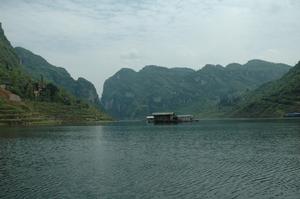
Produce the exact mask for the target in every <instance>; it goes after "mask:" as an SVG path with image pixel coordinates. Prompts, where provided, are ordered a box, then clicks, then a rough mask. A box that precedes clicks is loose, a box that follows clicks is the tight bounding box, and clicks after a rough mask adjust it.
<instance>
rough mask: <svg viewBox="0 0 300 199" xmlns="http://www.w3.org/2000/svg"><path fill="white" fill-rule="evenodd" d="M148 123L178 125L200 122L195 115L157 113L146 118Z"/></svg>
mask: <svg viewBox="0 0 300 199" xmlns="http://www.w3.org/2000/svg"><path fill="white" fill-rule="evenodd" d="M146 121H147V122H148V123H154V124H177V123H182V122H195V121H199V120H197V119H194V116H193V115H176V114H175V113H174V112H156V113H152V115H148V116H147V117H146Z"/></svg>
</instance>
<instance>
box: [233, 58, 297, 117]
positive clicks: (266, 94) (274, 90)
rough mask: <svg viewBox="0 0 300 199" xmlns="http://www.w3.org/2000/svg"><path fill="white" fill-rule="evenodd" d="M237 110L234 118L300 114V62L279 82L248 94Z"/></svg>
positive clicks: (263, 86) (271, 83)
mask: <svg viewBox="0 0 300 199" xmlns="http://www.w3.org/2000/svg"><path fill="white" fill-rule="evenodd" d="M235 108H236V109H235V110H234V112H233V113H232V116H234V117H282V116H284V115H285V114H286V113H288V112H300V62H299V63H298V64H297V65H296V66H295V67H293V68H292V69H290V71H289V72H288V73H287V74H285V75H284V76H283V77H282V78H280V79H279V80H276V81H272V82H269V83H266V84H264V85H262V86H261V87H259V88H258V89H256V90H254V91H252V92H249V93H247V94H246V95H245V96H244V97H243V98H242V100H241V102H239V104H238V105H237V106H236V107H235Z"/></svg>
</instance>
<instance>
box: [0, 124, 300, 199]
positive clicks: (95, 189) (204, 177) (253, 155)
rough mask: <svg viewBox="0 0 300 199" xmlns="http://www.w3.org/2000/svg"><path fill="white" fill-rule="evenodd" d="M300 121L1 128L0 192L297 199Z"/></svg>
mask: <svg viewBox="0 0 300 199" xmlns="http://www.w3.org/2000/svg"><path fill="white" fill-rule="evenodd" d="M299 197H300V120H297V119H291V120H204V121H200V122H198V123H193V124H179V125H150V124H145V123H143V122H116V123H111V124H103V125H101V126H53V127H24V128H23V127H22V128H21V127H13V128H7V127H6V128H4V127H1V128H0V198H30V199H31V198H103V199H115V198H116V199H118V198H120V199H133V198H143V199H147V198H172V199H173V198H178V199H179V198H180V199H185V198H188V199H192V198H224V199H226V198H259V199H263V198H280V199H281V198H295V199H296V198H297V199H298V198H299Z"/></svg>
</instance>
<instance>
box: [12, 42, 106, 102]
mask: <svg viewBox="0 0 300 199" xmlns="http://www.w3.org/2000/svg"><path fill="white" fill-rule="evenodd" d="M15 52H16V53H17V55H18V57H19V59H20V62H21V63H22V68H23V69H24V70H25V71H26V72H27V73H28V74H30V75H31V76H32V77H33V78H34V79H35V80H39V79H40V78H41V76H43V78H44V79H45V81H48V82H52V83H53V84H55V85H56V86H58V87H62V88H64V89H65V90H66V91H68V92H69V93H71V94H72V95H74V96H76V97H77V98H80V99H81V100H84V101H86V102H88V103H91V104H94V105H97V106H99V105H100V101H99V97H98V94H97V92H96V89H95V87H94V85H93V84H92V83H91V82H89V81H87V80H86V79H84V78H79V79H78V80H77V81H76V80H74V79H73V78H72V77H71V75H70V74H69V73H68V71H66V69H64V68H62V67H57V66H53V65H51V64H50V63H48V62H47V61H46V60H45V59H44V58H43V57H41V56H39V55H36V54H34V53H32V52H31V51H29V50H27V49H25V48H21V47H16V48H15Z"/></svg>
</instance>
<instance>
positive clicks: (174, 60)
mask: <svg viewBox="0 0 300 199" xmlns="http://www.w3.org/2000/svg"><path fill="white" fill-rule="evenodd" d="M299 10H300V0H63V1H62V0H0V22H1V23H2V27H3V28H4V31H5V33H6V36H7V37H8V39H9V40H10V41H11V43H12V45H13V46H22V47H24V48H26V49H29V50H31V51H32V52H34V53H35V54H39V55H41V56H42V57H44V58H45V59H46V60H47V61H48V62H50V63H51V64H53V65H56V66H61V67H64V68H66V69H67V70H68V71H69V73H70V74H71V75H72V77H73V78H75V79H77V78H78V77H84V78H86V79H88V80H90V81H91V82H92V83H94V85H95V87H96V89H97V91H98V94H99V95H100V96H101V93H102V87H103V83H104V81H105V79H107V78H109V77H110V76H112V75H113V74H114V73H116V72H117V71H118V70H120V69H121V68H124V67H126V68H132V69H134V70H140V69H141V68H143V67H144V66H145V65H159V66H166V67H190V68H193V69H195V70H198V69H200V68H201V67H203V66H204V65H205V64H221V65H227V64H229V63H232V62H238V63H242V64H243V63H246V62H247V61H248V60H251V59H264V60H267V61H272V62H281V63H287V64H290V65H295V64H296V63H297V62H298V61H299V60H300V56H299V55H300V45H299V44H300V11H299Z"/></svg>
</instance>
